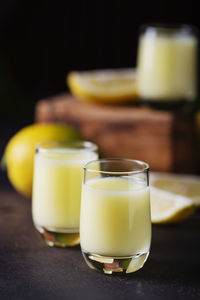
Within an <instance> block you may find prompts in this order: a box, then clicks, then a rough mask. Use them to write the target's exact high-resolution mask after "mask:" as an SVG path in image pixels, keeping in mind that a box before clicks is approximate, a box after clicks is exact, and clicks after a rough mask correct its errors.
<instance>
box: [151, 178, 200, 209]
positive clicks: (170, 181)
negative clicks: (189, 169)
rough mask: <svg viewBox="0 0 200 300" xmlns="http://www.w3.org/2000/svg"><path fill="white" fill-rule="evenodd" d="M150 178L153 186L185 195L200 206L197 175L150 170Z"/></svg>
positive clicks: (199, 189) (199, 188) (199, 186)
mask: <svg viewBox="0 0 200 300" xmlns="http://www.w3.org/2000/svg"><path fill="white" fill-rule="evenodd" d="M150 179H151V185H152V186H153V187H154V188H157V189H160V190H164V191H168V192H170V193H172V194H175V195H182V196H185V197H187V198H189V199H190V200H192V202H193V203H194V204H195V205H196V206H200V177H199V176H192V175H182V174H170V173H159V172H152V173H151V178H150Z"/></svg>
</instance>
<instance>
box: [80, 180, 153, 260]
mask: <svg viewBox="0 0 200 300" xmlns="http://www.w3.org/2000/svg"><path fill="white" fill-rule="evenodd" d="M149 198H150V196H149V187H144V185H143V184H141V183H137V182H135V181H133V180H130V179H129V180H128V179H127V178H124V179H122V178H117V177H107V178H101V179H91V180H89V181H88V182H87V183H86V184H83V188H82V201H81V223H80V238H81V248H82V249H83V251H84V252H89V253H92V254H98V255H102V256H112V257H113V256H115V257H116V256H129V255H134V254H140V253H148V251H149V247H150V240H151V217H150V199H149Z"/></svg>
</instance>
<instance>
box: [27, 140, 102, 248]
mask: <svg viewBox="0 0 200 300" xmlns="http://www.w3.org/2000/svg"><path fill="white" fill-rule="evenodd" d="M92 159H98V154H97V146H96V145H95V144H93V143H91V142H87V141H83V142H82V141H81V142H59V141H56V142H47V143H41V144H39V145H38V146H37V148H36V154H35V161H34V178H33V198H32V217H33V222H34V225H35V227H36V229H37V230H38V231H39V232H40V234H41V235H42V237H43V238H44V240H45V241H46V243H47V244H48V245H49V246H60V247H66V246H74V245H77V244H78V243H79V240H80V239H79V220H80V203H81V184H82V180H83V168H82V167H83V165H84V164H85V163H87V162H88V161H90V160H92Z"/></svg>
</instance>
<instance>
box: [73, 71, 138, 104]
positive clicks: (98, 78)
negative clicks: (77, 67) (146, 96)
mask: <svg viewBox="0 0 200 300" xmlns="http://www.w3.org/2000/svg"><path fill="white" fill-rule="evenodd" d="M67 83H68V86H69V89H70V91H71V93H72V94H74V95H75V96H76V97H78V98H79V99H82V100H85V101H94V102H102V103H113V104H114V103H120V102H126V101H128V100H133V99H137V98H138V93H137V81H136V71H135V69H117V70H95V71H87V72H71V73H69V74H68V76H67Z"/></svg>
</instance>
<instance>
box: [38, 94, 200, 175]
mask: <svg viewBox="0 0 200 300" xmlns="http://www.w3.org/2000/svg"><path fill="white" fill-rule="evenodd" d="M35 120H36V122H56V123H64V124H68V125H72V126H74V127H76V128H77V129H78V130H79V131H80V132H81V134H82V135H83V137H84V138H85V139H86V140H90V141H93V142H95V143H96V144H97V145H98V146H99V149H100V152H101V153H102V155H103V156H104V157H124V158H134V159H139V160H143V161H145V162H147V163H149V165H150V167H151V170H155V171H166V172H180V173H183V172H184V173H198V171H199V165H198V160H197V139H196V134H195V127H194V120H193V118H192V117H191V115H190V116H187V117H186V116H184V117H183V116H182V115H179V114H177V113H174V112H171V111H161V110H153V109H151V108H148V107H145V106H144V107H134V106H112V105H105V104H104V105H99V104H93V103H83V102H81V101H78V100H77V99H75V98H74V97H73V96H71V95H69V94H61V95H57V96H55V97H51V98H49V99H44V100H40V101H39V102H38V103H37V104H36V108H35Z"/></svg>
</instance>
